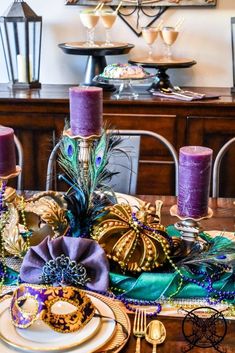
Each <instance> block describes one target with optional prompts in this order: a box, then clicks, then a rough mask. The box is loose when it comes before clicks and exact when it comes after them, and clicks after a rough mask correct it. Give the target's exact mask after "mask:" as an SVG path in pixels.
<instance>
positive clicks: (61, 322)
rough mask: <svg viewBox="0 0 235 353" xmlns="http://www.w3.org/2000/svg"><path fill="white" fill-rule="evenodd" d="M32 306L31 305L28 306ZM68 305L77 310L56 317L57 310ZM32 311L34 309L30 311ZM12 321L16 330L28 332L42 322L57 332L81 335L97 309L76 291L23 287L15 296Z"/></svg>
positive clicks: (71, 289)
mask: <svg viewBox="0 0 235 353" xmlns="http://www.w3.org/2000/svg"><path fill="white" fill-rule="evenodd" d="M27 301H28V302H31V303H30V304H31V305H25V303H27ZM61 301H62V302H66V303H69V304H71V307H72V308H74V309H72V310H71V312H69V313H66V314H62V313H56V312H55V309H54V306H55V304H56V303H58V302H61ZM28 307H30V309H28ZM10 310H11V317H12V322H13V324H14V325H15V326H16V327H19V328H27V327H29V326H31V325H32V324H33V322H34V321H36V320H38V319H41V320H43V321H44V322H45V323H46V324H48V325H49V326H50V327H51V328H52V329H53V330H55V331H58V332H61V333H68V332H74V331H78V330H79V329H81V328H82V327H84V326H85V325H86V324H87V323H88V322H89V321H90V320H91V318H92V317H93V316H94V314H95V308H94V306H93V304H92V302H91V300H90V298H89V297H88V296H87V295H86V294H85V293H84V292H82V291H80V290H79V289H77V288H75V287H44V286H35V285H28V284H27V285H25V284H23V285H21V286H20V287H19V288H18V289H17V290H16V291H15V292H14V294H13V298H12V301H11V306H10Z"/></svg>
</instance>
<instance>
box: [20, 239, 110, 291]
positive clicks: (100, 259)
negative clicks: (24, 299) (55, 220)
mask: <svg viewBox="0 0 235 353" xmlns="http://www.w3.org/2000/svg"><path fill="white" fill-rule="evenodd" d="M62 254H64V255H65V256H67V257H69V259H70V260H73V261H76V262H77V263H81V264H82V265H83V266H84V267H85V268H86V271H87V275H88V277H89V278H90V281H89V282H87V283H86V287H87V289H91V290H97V291H105V290H107V288H108V278H109V263H108V260H107V257H106V255H105V252H104V250H103V249H102V247H101V246H100V245H99V244H98V243H97V242H95V241H94V240H90V239H82V238H71V237H64V236H61V237H59V238H56V239H53V240H50V238H49V237H47V238H45V239H44V240H43V241H42V242H41V243H40V244H39V245H37V246H32V247H31V248H30V249H29V251H28V252H27V254H26V255H25V257H24V259H23V263H22V266H21V270H20V278H21V280H22V281H23V282H26V283H32V284H42V283H43V282H42V273H43V272H42V270H43V266H44V265H45V264H46V263H47V262H48V261H50V260H55V259H56V258H57V257H59V256H61V255H62Z"/></svg>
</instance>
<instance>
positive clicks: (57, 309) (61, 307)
mask: <svg viewBox="0 0 235 353" xmlns="http://www.w3.org/2000/svg"><path fill="white" fill-rule="evenodd" d="M75 310H77V307H76V306H75V305H73V304H71V303H68V302H65V301H63V300H58V301H57V302H56V303H54V304H53V305H52V306H51V312H52V314H59V315H66V314H71V313H73V312H74V311H75Z"/></svg>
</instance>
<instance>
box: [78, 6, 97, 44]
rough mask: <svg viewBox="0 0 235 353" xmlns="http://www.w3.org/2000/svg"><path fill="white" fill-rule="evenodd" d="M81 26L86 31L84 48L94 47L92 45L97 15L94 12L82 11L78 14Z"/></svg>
mask: <svg viewBox="0 0 235 353" xmlns="http://www.w3.org/2000/svg"><path fill="white" fill-rule="evenodd" d="M80 19H81V21H82V24H83V26H84V27H86V29H87V41H86V43H85V44H84V46H86V47H96V46H97V45H96V44H95V43H94V28H95V26H96V25H97V23H98V21H99V13H98V12H97V11H96V10H83V11H81V12H80Z"/></svg>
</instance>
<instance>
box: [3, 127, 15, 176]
mask: <svg viewBox="0 0 235 353" xmlns="http://www.w3.org/2000/svg"><path fill="white" fill-rule="evenodd" d="M15 171H16V156H15V143H14V130H13V129H11V128H10V127H5V126H0V177H1V176H7V175H10V174H12V173H15Z"/></svg>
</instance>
